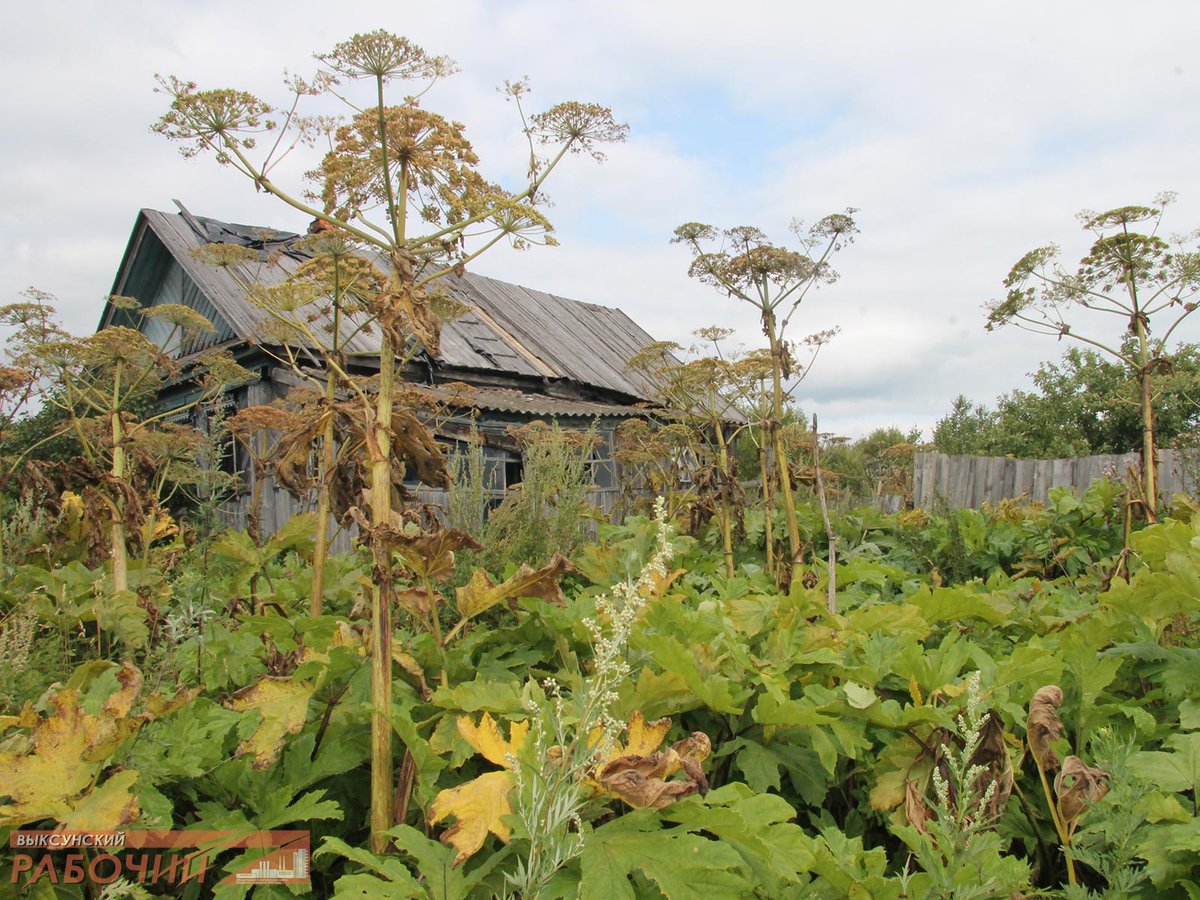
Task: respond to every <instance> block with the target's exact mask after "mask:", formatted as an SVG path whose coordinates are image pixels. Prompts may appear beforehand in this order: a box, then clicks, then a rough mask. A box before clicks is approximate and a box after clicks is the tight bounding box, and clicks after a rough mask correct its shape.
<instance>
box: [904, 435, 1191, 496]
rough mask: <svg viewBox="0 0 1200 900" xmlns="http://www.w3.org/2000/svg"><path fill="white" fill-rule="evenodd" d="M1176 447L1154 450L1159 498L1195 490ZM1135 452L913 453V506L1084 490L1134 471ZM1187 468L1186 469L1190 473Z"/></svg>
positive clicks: (1189, 467) (1189, 492)
mask: <svg viewBox="0 0 1200 900" xmlns="http://www.w3.org/2000/svg"><path fill="white" fill-rule="evenodd" d="M1186 462H1187V461H1186V460H1184V459H1183V458H1182V457H1181V456H1180V454H1179V452H1178V451H1175V450H1160V451H1159V453H1158V481H1159V489H1160V491H1161V494H1162V497H1163V498H1170V497H1171V496H1172V495H1174V494H1179V493H1188V494H1193V495H1194V494H1196V493H1197V490H1198V489H1200V485H1198V484H1196V482H1195V480H1194V475H1195V472H1196V470H1197V468H1198V467H1197V466H1195V465H1191V466H1189V465H1186ZM1137 465H1138V454H1136V453H1125V454H1119V455H1104V456H1083V457H1077V458H1075V459H1012V458H1011V457H1005V456H947V455H946V454H944V453H917V454H916V455H915V456H914V457H913V505H914V506H931V505H932V504H933V503H934V502H935V499H936V498H937V497H939V496H940V497H942V498H944V500H945V501H946V503H947V504H948V505H949V506H950V507H952V508H957V507H970V508H974V509H977V508H978V507H980V506H982V505H983V504H984V502H985V501H986V502H988V503H999V502H1000V501H1001V500H1005V499H1014V498H1018V497H1025V498H1027V499H1029V500H1031V501H1033V502H1037V503H1044V502H1046V500H1047V498H1048V495H1049V491H1050V488H1053V487H1068V488H1074V489H1075V490H1076V491H1079V492H1082V491H1083V490H1085V489H1086V488H1087V486H1088V485H1089V484H1091V483H1092V482H1093V481H1097V480H1099V479H1100V478H1103V477H1105V476H1108V477H1112V478H1123V477H1125V474H1126V472H1127V471H1128V469H1129V467H1130V466H1132V467H1133V468H1134V469H1135V470H1136V469H1137ZM1189 473H1190V474H1189Z"/></svg>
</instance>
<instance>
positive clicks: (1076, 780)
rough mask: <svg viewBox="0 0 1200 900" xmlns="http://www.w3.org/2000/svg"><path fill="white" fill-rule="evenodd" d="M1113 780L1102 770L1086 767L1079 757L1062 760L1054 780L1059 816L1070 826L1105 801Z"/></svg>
mask: <svg viewBox="0 0 1200 900" xmlns="http://www.w3.org/2000/svg"><path fill="white" fill-rule="evenodd" d="M1111 780H1112V777H1111V776H1110V775H1109V774H1108V773H1107V772H1105V771H1104V770H1103V769H1101V768H1097V767H1096V766H1089V765H1086V764H1085V763H1084V761H1083V760H1082V759H1080V758H1079V757H1078V756H1068V757H1067V758H1066V759H1064V760H1063V763H1062V769H1061V770H1060V771H1059V773H1058V776H1057V777H1056V778H1055V779H1054V793H1055V794H1057V795H1058V814H1059V816H1061V817H1062V819H1063V821H1064V822H1066V823H1068V824H1070V823H1072V822H1074V821H1075V820H1076V819H1078V818H1079V817H1080V816H1081V815H1083V814H1084V813H1085V812H1087V810H1088V808H1089V807H1090V806H1092V805H1093V804H1095V803H1099V802H1100V801H1101V800H1102V799H1104V795H1105V794H1107V793H1108V787H1109V782H1110V781H1111Z"/></svg>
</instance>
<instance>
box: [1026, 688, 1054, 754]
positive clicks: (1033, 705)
mask: <svg viewBox="0 0 1200 900" xmlns="http://www.w3.org/2000/svg"><path fill="white" fill-rule="evenodd" d="M1062 701H1063V692H1062V688H1060V687H1058V685H1054V684H1050V685H1046V687H1044V688H1041V689H1040V690H1039V691H1038V692H1037V693H1036V694H1034V695H1033V699H1032V700H1030V701H1029V720H1028V722H1027V723H1026V726H1025V740H1026V742H1027V743H1028V745H1029V752H1030V753H1031V754H1033V759H1034V761H1035V762H1036V763H1037V764H1038V768H1040V769H1041V770H1042V771H1043V772H1049V771H1053V770H1054V769H1057V768H1058V766H1059V762H1058V756H1057V755H1056V754H1055V752H1054V749H1053V748H1052V747H1051V746H1050V745H1051V743H1052V742H1054V741H1057V740H1058V739H1059V738H1061V737H1062V734H1063V724H1062V720H1061V719H1060V718H1059V717H1058V708H1059V706H1061V705H1062Z"/></svg>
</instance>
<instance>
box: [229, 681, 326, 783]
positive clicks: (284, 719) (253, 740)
mask: <svg viewBox="0 0 1200 900" xmlns="http://www.w3.org/2000/svg"><path fill="white" fill-rule="evenodd" d="M312 693H313V688H312V686H310V685H305V684H300V683H298V682H295V681H291V680H289V679H287V678H273V677H271V676H269V675H268V676H266V677H264V678H263V679H262V680H260V681H259V682H258V683H257V684H252V685H250V686H249V687H246V688H242V689H241V690H240V691H238V692H237V693H236V694H234V695H233V697H232V698H230V700H229V702H228V703H226V704H225V706H226V707H227V708H229V709H232V710H235V711H237V712H245V711H246V710H255V711H256V712H258V713H259V715H261V716H262V723H261V724H260V725H259V726H258V729H257V730H256V731H255V732H254V734H252V735H250V737H248V738H246V740H244V741H242V742H241V744H239V745H238V748H237V753H236V755H237V756H245V755H246V754H247V753H249V754H251V755H253V757H254V762H253V763H251V766H252V767H253V768H255V769H259V770H261V769H266V768H268V767H269V766H271V765H272V764H273V763H274V762H275V760H276V759H277V758H278V756H279V751H280V749H282V747H283V740H284V738H285V737H286V736H287V735H289V734H295V733H296V732H298V731H299V730H300V729H301V728H303V727H304V719H305V717H306V716H307V715H308V701H309V699H310V698H311V697H312Z"/></svg>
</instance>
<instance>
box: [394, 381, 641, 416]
mask: <svg viewBox="0 0 1200 900" xmlns="http://www.w3.org/2000/svg"><path fill="white" fill-rule="evenodd" d="M417 388H418V390H420V391H421V392H422V393H425V394H429V395H430V396H432V397H434V398H435V399H437V400H438V401H440V402H442V403H445V404H447V405H448V406H459V407H462V408H464V409H468V408H469V409H487V410H493V411H495V412H508V413H520V414H522V415H530V416H551V417H554V418H558V417H563V416H568V417H569V416H575V417H577V418H585V419H593V418H596V417H602V418H603V417H614V418H625V417H628V416H644V415H645V414H646V410H645V409H644V408H643V407H640V406H629V405H623V404H617V403H595V402H592V401H590V400H566V399H562V398H559V397H549V396H547V395H545V394H526V393H523V392H521V391H515V390H509V389H507V388H475V389H466V390H459V389H456V388H454V387H451V386H448V385H436V386H433V387H430V386H428V385H419V386H417Z"/></svg>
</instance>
